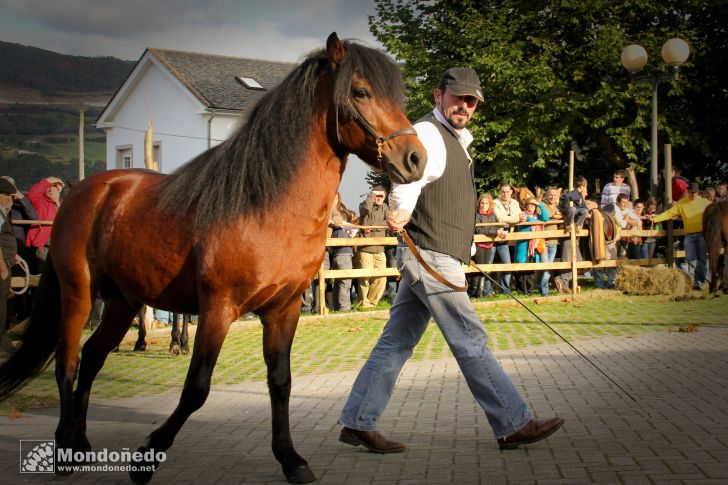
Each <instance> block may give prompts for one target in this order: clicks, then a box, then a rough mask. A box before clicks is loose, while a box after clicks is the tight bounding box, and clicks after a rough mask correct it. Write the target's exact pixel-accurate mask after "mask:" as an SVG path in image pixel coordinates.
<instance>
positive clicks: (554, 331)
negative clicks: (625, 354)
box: [470, 262, 637, 403]
mask: <svg viewBox="0 0 728 485" xmlns="http://www.w3.org/2000/svg"><path fill="white" fill-rule="evenodd" d="M470 266H471V267H472V268H475V269H476V270H478V272H480V274H482V275H483V276H485V277H486V278H488V279H489V280H490V281H491V282H492V283H494V284H495V285H496V286H497V287H498V288H500V290H501V291H502V292H503V293H506V294H508V295H509V296H510V297H511V298H513V299H514V300H515V301H516V302H517V303H518V304H519V305H521V306H522V307H523V308H525V309H526V311H527V312H528V313H530V314H531V315H533V316H534V317H536V319H537V320H538V321H539V322H541V323H543V324H544V325H545V326H546V327H547V328H548V329H549V330H551V331H552V332H553V333H554V334H556V335H557V336H558V337H559V338H560V339H561V340H563V341H564V343H566V345H568V346H569V347H571V348H572V350H574V352H576V353H577V354H578V355H579V356H581V358H583V359H584V360H586V361H587V362H588V363H589V364H591V365H592V367H594V368H595V369H596V370H598V371H599V372H600V373H601V374H602V375H603V376H604V377H606V378H607V379H608V380H609V381H610V382H611V383H612V384H614V385H615V386H617V388H618V389H619V390H620V391H622V392H623V393H624V394H625V395H626V396H627V397H628V398H630V399H631V400H632V401H634V402H635V403H636V402H637V399H635V397H634V396H633V395H632V394H630V393H629V392H627V390H626V389H625V388H623V387H622V386H620V385H619V384H618V383H617V381H615V380H614V379H613V378H612V377H610V376H609V375H608V374H607V373H606V372H604V371H603V370H602V369H601V368H600V367H599V366H598V365H597V364H596V363H594V361H592V360H591V359H590V358H589V357H587V356H586V355H584V353H583V352H582V351H580V350H579V349H577V348H576V347H575V346H574V345H573V344H572V343H571V342H569V341H568V340H566V337H564V336H563V335H561V334H560V333H559V332H558V331H557V330H556V329H555V328H554V327H552V326H551V325H550V324H549V323H548V322H546V321H545V320H544V319H543V318H541V317H539V316H538V315H536V313H534V312H533V311H532V310H531V309H530V308H528V307H527V306H526V305H525V304H524V303H523V302H522V301H521V300H519V299H518V298H516V296H515V295H513V292H511V291H506V290H505V288H503V286H501V284H500V283H498V282H497V281H496V280H495V279H493V278H492V277H491V276H490V275H489V274H488V273H486V272H485V271H483V270H482V269H480V268H478V267H477V266H476V265H475V264H473V263H472V262H471V263H470Z"/></svg>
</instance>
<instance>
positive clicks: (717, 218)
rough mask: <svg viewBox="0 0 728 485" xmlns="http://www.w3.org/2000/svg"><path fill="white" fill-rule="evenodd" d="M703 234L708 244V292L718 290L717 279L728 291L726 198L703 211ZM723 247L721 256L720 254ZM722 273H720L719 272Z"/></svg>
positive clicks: (727, 205) (727, 206)
mask: <svg viewBox="0 0 728 485" xmlns="http://www.w3.org/2000/svg"><path fill="white" fill-rule="evenodd" d="M703 235H704V236H705V244H706V245H707V246H708V265H709V266H710V292H711V293H715V292H716V291H718V279H720V287H721V289H722V290H723V293H728V264H726V254H725V253H726V251H728V200H721V201H715V202H713V203H712V204H710V205H709V206H708V207H706V208H705V212H703ZM721 247H722V248H723V257H721V255H720V250H721ZM721 273H722V274H721Z"/></svg>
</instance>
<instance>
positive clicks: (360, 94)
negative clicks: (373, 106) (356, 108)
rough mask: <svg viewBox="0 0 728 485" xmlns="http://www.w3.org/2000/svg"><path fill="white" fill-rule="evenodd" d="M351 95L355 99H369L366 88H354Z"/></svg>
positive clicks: (369, 95)
mask: <svg viewBox="0 0 728 485" xmlns="http://www.w3.org/2000/svg"><path fill="white" fill-rule="evenodd" d="M353 94H354V97H355V98H359V99H364V98H369V97H371V94H369V90H368V89H367V88H356V89H354V92H353Z"/></svg>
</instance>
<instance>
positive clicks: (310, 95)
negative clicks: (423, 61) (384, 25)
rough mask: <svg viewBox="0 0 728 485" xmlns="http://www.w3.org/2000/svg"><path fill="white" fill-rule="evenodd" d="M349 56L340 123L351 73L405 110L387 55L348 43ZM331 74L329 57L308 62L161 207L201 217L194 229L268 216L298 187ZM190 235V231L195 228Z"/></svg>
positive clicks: (194, 167)
mask: <svg viewBox="0 0 728 485" xmlns="http://www.w3.org/2000/svg"><path fill="white" fill-rule="evenodd" d="M344 47H345V49H346V55H345V56H344V60H343V62H342V63H341V64H340V65H339V66H338V68H337V71H336V73H334V86H333V90H334V92H333V93H332V97H333V107H332V109H337V110H338V111H339V113H340V120H341V121H342V122H343V121H345V120H346V119H347V118H348V117H349V116H350V111H349V108H348V106H349V104H348V103H347V102H346V101H347V99H348V97H349V95H350V92H349V91H350V89H351V80H352V76H353V74H354V72H357V73H359V74H360V75H362V76H363V77H364V78H366V79H367V80H368V81H369V83H370V84H371V86H372V89H373V90H374V93H375V94H376V95H377V96H381V97H388V98H390V99H392V101H394V102H395V103H397V104H398V105H400V106H402V105H403V104H404V93H403V83H402V77H401V73H400V71H399V68H398V67H397V66H396V64H394V62H393V61H392V60H391V59H389V58H388V57H387V56H386V55H385V54H383V53H381V52H379V51H377V50H374V49H371V48H368V47H364V46H361V45H357V44H355V43H352V42H351V41H345V42H344ZM327 69H329V59H328V56H327V53H326V50H325V49H322V50H319V51H316V52H313V53H312V54H310V55H309V56H308V57H307V58H306V59H305V60H304V61H303V62H302V63H301V64H300V65H299V66H298V67H296V68H295V69H294V70H293V71H292V72H291V73H290V74H289V75H288V76H287V77H286V78H285V79H284V80H283V81H282V82H281V83H280V84H279V85H278V86H276V87H275V88H274V89H272V90H271V91H270V92H268V93H267V94H266V95H265V96H263V97H262V98H261V99H260V100H259V101H258V103H257V104H256V105H255V107H254V108H253V110H252V111H251V114H250V116H249V118H248V119H247V121H246V122H245V123H243V124H242V125H241V126H240V128H238V130H237V131H236V132H235V133H234V134H233V135H232V136H231V137H230V138H229V139H227V140H226V141H224V142H223V143H221V144H220V145H217V146H215V147H213V148H211V149H209V150H207V151H206V152H204V153H202V154H200V155H198V156H197V157H195V158H194V159H192V160H191V161H189V162H188V163H186V164H185V165H183V166H182V167H180V168H179V169H177V170H176V171H175V172H174V173H172V174H171V175H170V176H168V177H166V178H165V180H164V181H163V182H162V183H161V186H160V190H159V197H160V207H161V209H162V210H163V211H166V212H168V213H170V214H175V213H176V214H179V213H184V214H187V213H190V212H192V211H196V216H195V228H194V229H197V230H200V229H206V228H208V227H209V226H211V225H213V224H216V223H219V222H222V221H226V220H232V219H233V218H235V217H237V216H239V215H241V214H244V213H249V212H251V211H254V210H265V209H269V208H270V207H271V206H272V204H273V203H274V202H275V201H276V200H277V199H278V198H279V196H280V194H281V192H282V191H284V190H285V189H286V188H287V186H288V185H289V184H290V183H291V181H292V180H293V178H294V176H295V174H296V171H297V169H298V166H299V164H300V162H301V161H302V159H303V157H304V155H305V154H304V150H305V148H306V144H307V142H308V140H309V134H310V131H311V125H312V120H313V114H314V110H315V109H316V106H315V91H316V86H317V83H318V81H319V79H320V77H321V75H322V74H323V73H325V72H326V70H327ZM191 229H192V228H191Z"/></svg>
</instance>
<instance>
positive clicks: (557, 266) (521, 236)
mask: <svg viewBox="0 0 728 485" xmlns="http://www.w3.org/2000/svg"><path fill="white" fill-rule="evenodd" d="M14 224H40V225H50V224H52V222H50V221H15V222H14ZM537 224H538V225H553V224H554V222H553V221H552V222H546V223H544V222H536V223H529V222H524V223H519V224H514V225H513V226H529V225H537ZM478 225H479V226H487V225H499V226H507V224H499V223H494V224H478ZM666 226H667V229H665V230H660V231H649V230H620V233H619V234H620V237H631V236H641V237H654V238H662V237H666V238H667V246H666V249H667V251H666V257H665V258H650V259H624V258H622V259H616V260H602V261H600V262H599V263H595V262H593V261H576V258H573V259H574V260H573V261H570V262H569V261H567V262H561V261H559V262H553V263H511V264H502V263H497V264H479V265H477V267H478V268H480V269H481V270H483V271H486V272H488V273H498V272H519V271H543V270H549V271H555V270H570V271H571V272H572V279H571V281H572V286H571V292H572V295H573V294H575V293H576V292H577V291H578V283H577V272H578V271H579V270H584V269H594V268H597V269H600V268H615V267H618V266H622V265H627V264H632V265H641V266H653V265H658V264H667V265H672V263H673V261H674V259H675V258H679V257H684V256H685V252H684V251H673V246H672V240H673V238H674V237H675V236H681V235H683V234H684V231H683V230H682V229H678V230H673V229H672V223H671V222H668V223H667V224H666ZM355 227H358V228H362V229H365V228H366V229H377V228H380V227H378V226H370V227H366V226H355ZM583 237H589V231H588V230H586V229H582V230H581V232H579V234H576V231H574V230H572V231H571V232H570V233H568V234H567V233H566V232H564V230H563V229H557V230H549V231H527V232H508V233H507V234H506V239H505V241H507V242H508V243H509V244H511V245H512V244H513V243H514V242H515V241H522V240H529V239H536V238H538V239H559V240H561V239H567V238H568V239H569V240H570V243H571V245H572V248H575V247H576V246H577V244H578V241H577V239H578V238H583ZM494 240H495V238H491V237H488V236H485V235H482V234H477V235H476V236H475V242H492V241H494ZM498 241H499V242H502V241H504V240H502V239H499V240H498ZM397 244H398V241H397V238H396V237H378V238H361V237H355V238H328V239H327V240H326V246H327V247H336V246H396V245H397ZM572 254H576V251H573V250H572ZM464 270H465V272H466V273H477V271H476V270H475V269H474V268H471V267H469V266H464ZM376 276H399V271H397V268H383V269H373V268H372V269H328V270H324V269H323V268H322V269H321V270H320V271H319V273H318V275H317V276H316V279H317V280H318V291H319V295H318V298H319V300H318V301H319V302H320V305H319V307H320V313H321V314H322V315H323V314H326V313H328V309H327V308H326V298H325V291H326V285H325V284H324V283H325V280H327V279H342V278H352V279H356V278H370V277H376ZM38 280H39V275H31V276H30V282H29V284H30V286H37V285H38ZM25 284H26V280H25V278H23V277H18V276H14V277H13V278H12V279H11V287H13V288H22V287H24V286H25Z"/></svg>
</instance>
